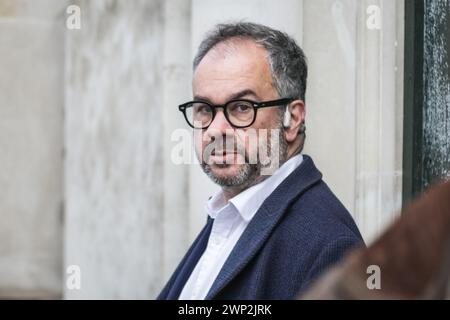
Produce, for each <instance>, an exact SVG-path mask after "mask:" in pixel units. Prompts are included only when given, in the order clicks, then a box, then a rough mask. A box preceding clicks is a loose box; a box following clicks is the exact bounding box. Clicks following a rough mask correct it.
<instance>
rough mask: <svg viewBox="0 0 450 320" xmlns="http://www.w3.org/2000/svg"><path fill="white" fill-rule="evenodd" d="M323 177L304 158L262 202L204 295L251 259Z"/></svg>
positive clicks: (214, 291)
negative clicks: (296, 201) (301, 197)
mask: <svg viewBox="0 0 450 320" xmlns="http://www.w3.org/2000/svg"><path fill="white" fill-rule="evenodd" d="M321 179H322V174H321V173H320V172H319V170H317V168H316V166H315V165H314V162H313V161H312V159H311V158H310V157H309V156H307V155H304V156H303V162H302V163H301V164H300V166H299V167H298V168H297V169H295V170H294V172H292V173H291V174H290V175H289V176H288V177H287V178H286V179H285V180H284V181H283V182H282V183H281V184H280V185H279V186H278V187H277V188H276V189H275V190H274V191H273V193H272V194H271V195H270V196H269V197H268V198H267V199H266V200H265V201H264V202H263V204H262V205H261V207H260V208H259V209H258V211H257V212H256V214H255V216H254V218H253V219H252V220H251V221H250V223H249V225H248V226H247V228H246V229H245V231H244V233H243V234H242V236H241V238H240V239H239V241H238V242H237V243H236V246H235V247H234V248H233V251H231V253H230V256H229V257H228V259H227V260H226V261H225V264H224V265H223V267H222V269H221V270H220V272H219V275H218V276H217V278H216V280H215V281H214V283H213V285H212V287H211V289H210V290H209V292H208V294H207V296H206V299H213V298H214V297H215V296H216V295H217V294H218V293H219V292H220V291H221V290H222V289H223V288H224V287H225V286H226V285H227V284H228V283H230V281H231V280H233V278H234V277H236V276H237V275H238V274H239V272H241V271H242V270H243V268H244V267H245V266H246V265H247V264H248V263H249V262H250V260H251V259H252V258H253V257H254V256H255V254H256V252H257V251H258V250H259V249H260V248H261V247H262V245H263V244H264V242H265V241H266V239H267V238H268V237H269V235H270V234H271V232H272V231H273V229H274V228H275V226H276V225H277V223H278V221H279V220H280V219H281V218H282V216H283V215H284V213H285V212H286V211H287V208H288V206H289V205H290V204H291V203H292V202H293V201H294V200H295V199H297V198H298V197H300V196H301V195H302V193H303V192H305V191H306V190H307V189H309V188H310V187H311V186H312V185H314V184H315V183H317V182H318V181H320V180H321Z"/></svg>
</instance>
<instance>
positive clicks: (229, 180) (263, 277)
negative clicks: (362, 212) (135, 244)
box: [158, 23, 362, 299]
mask: <svg viewBox="0 0 450 320" xmlns="http://www.w3.org/2000/svg"><path fill="white" fill-rule="evenodd" d="M306 78H307V66H306V61H305V56H304V54H303V51H302V50H301V49H300V48H299V47H298V46H297V44H296V43H295V41H294V40H293V39H291V38H290V37H289V36H288V35H286V34H284V33H282V32H279V31H276V30H273V29H271V28H268V27H266V26H262V25H259V24H253V23H236V24H222V25H218V26H217V27H216V28H215V29H214V30H213V31H212V32H211V33H209V34H208V36H207V37H206V38H205V39H204V40H203V42H202V43H201V45H200V47H199V50H198V53H197V55H196V57H195V59H194V75H193V94H194V101H191V102H188V103H185V104H183V105H180V107H179V108H180V111H182V112H183V114H184V117H185V119H186V120H187V122H188V124H189V125H190V126H191V127H193V128H194V134H195V135H196V136H197V139H196V143H195V149H196V154H197V157H198V158H199V160H200V163H201V166H202V168H203V170H204V172H205V173H206V174H207V175H208V176H209V177H210V178H211V179H212V180H213V181H214V182H215V183H217V184H219V185H220V186H221V189H222V190H221V192H219V193H218V194H216V195H214V196H213V197H212V198H210V200H209V201H208V203H207V206H206V210H207V212H208V220H207V223H206V226H205V227H204V228H203V230H202V231H201V232H200V234H199V236H198V237H197V239H196V240H195V242H194V243H193V244H192V246H191V248H190V249H189V251H188V252H187V254H186V255H185V257H184V258H183V260H182V261H181V263H180V265H179V266H178V267H177V269H176V270H175V273H174V274H173V276H172V277H171V279H170V280H169V282H168V283H167V285H166V286H165V288H164V289H163V290H162V292H161V293H160V295H159V297H158V299H291V298H294V297H295V296H296V295H297V294H298V292H299V291H300V290H302V289H304V288H306V287H307V286H308V285H309V284H310V283H311V282H312V281H313V280H314V279H315V278H316V277H317V276H318V275H319V273H321V272H322V271H323V270H324V269H325V268H327V267H328V266H330V265H331V264H333V263H335V262H336V261H338V260H339V259H340V258H341V257H342V256H343V254H344V253H345V252H346V251H347V250H348V249H350V248H352V247H354V246H357V245H360V244H362V238H361V235H360V233H359V231H358V228H357V227H356V225H355V223H354V221H353V219H352V218H351V216H350V214H349V213H348V212H347V210H346V209H345V208H344V206H343V205H342V204H341V203H340V202H339V200H338V199H337V198H336V197H335V196H334V195H333V193H332V192H331V191H330V190H329V189H328V187H327V185H326V184H325V183H324V182H323V181H322V175H321V173H320V172H319V171H318V170H317V169H316V167H315V166H314V163H313V161H312V159H311V158H310V157H308V156H306V155H302V154H301V151H302V148H303V144H304V140H305V102H304V101H305V91H306ZM273 133H275V135H274V134H273ZM255 135H256V136H257V137H258V140H257V144H256V145H255V143H254V141H255V139H252V137H254V136H255ZM268 136H270V137H271V139H269V141H267V142H265V141H266V140H264V139H261V138H267V137H268ZM274 136H275V137H276V139H273V137H274ZM230 141H231V142H232V143H233V144H232V146H230V143H229V142H230ZM261 141H262V142H261ZM211 146H213V147H212V148H211ZM261 147H267V148H265V150H267V151H268V156H267V157H265V154H266V153H265V152H263V151H264V150H262V149H264V148H261ZM207 150H209V153H208V152H205V151H207ZM251 159H257V161H256V162H255V161H251ZM263 160H264V161H263ZM267 160H268V161H267ZM274 164H276V167H275V168H273V165H274ZM270 167H272V169H274V170H270ZM278 167H279V168H278ZM267 172H270V173H273V174H267Z"/></svg>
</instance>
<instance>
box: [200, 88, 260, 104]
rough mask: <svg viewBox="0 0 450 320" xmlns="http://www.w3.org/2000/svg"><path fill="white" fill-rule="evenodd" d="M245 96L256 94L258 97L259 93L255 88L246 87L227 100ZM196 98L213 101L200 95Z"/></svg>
mask: <svg viewBox="0 0 450 320" xmlns="http://www.w3.org/2000/svg"><path fill="white" fill-rule="evenodd" d="M245 96H254V97H255V98H258V95H257V94H256V93H255V92H254V91H253V90H251V89H245V90H242V91H239V92H237V93H234V94H232V95H231V96H230V97H228V99H227V101H231V100H236V99H240V98H243V97H245ZM194 100H202V101H206V102H212V101H211V100H210V99H208V98H206V97H203V96H199V95H196V96H194Z"/></svg>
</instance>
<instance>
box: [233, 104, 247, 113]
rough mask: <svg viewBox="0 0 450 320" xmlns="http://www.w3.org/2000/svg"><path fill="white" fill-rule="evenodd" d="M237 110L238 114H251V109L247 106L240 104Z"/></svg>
mask: <svg viewBox="0 0 450 320" xmlns="http://www.w3.org/2000/svg"><path fill="white" fill-rule="evenodd" d="M236 109H237V111H238V112H249V111H250V109H251V107H250V106H249V105H247V104H239V105H238V106H237V108H236Z"/></svg>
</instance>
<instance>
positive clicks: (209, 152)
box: [203, 137, 249, 162]
mask: <svg viewBox="0 0 450 320" xmlns="http://www.w3.org/2000/svg"><path fill="white" fill-rule="evenodd" d="M225 154H236V155H241V156H242V157H243V158H244V159H245V161H248V159H249V157H248V154H247V151H246V150H245V145H244V143H241V142H240V141H238V140H237V139H235V138H234V137H230V138H229V139H211V141H210V142H209V143H208V144H207V145H206V146H205V147H204V149H203V160H204V161H206V162H209V158H210V156H213V155H225Z"/></svg>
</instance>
